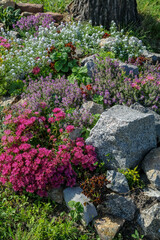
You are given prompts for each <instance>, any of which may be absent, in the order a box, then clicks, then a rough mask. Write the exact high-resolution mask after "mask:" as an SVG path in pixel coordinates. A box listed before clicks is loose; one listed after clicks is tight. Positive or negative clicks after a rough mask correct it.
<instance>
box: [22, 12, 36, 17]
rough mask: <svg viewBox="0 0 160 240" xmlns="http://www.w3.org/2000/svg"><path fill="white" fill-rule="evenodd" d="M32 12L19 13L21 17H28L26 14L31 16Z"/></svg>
mask: <svg viewBox="0 0 160 240" xmlns="http://www.w3.org/2000/svg"><path fill="white" fill-rule="evenodd" d="M33 14H34V13H31V12H22V13H21V16H22V17H28V16H32V15H33Z"/></svg>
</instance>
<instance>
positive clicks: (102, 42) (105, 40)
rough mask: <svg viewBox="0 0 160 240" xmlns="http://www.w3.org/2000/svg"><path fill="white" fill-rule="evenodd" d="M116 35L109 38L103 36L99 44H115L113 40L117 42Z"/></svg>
mask: <svg viewBox="0 0 160 240" xmlns="http://www.w3.org/2000/svg"><path fill="white" fill-rule="evenodd" d="M115 41H116V40H115V37H108V38H102V39H101V41H100V43H99V45H100V47H105V46H106V47H108V48H110V47H111V44H113V42H115Z"/></svg>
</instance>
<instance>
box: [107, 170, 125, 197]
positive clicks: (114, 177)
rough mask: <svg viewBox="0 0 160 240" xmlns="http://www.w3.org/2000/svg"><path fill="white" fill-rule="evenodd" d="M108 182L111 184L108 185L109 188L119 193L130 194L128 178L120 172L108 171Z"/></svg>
mask: <svg viewBox="0 0 160 240" xmlns="http://www.w3.org/2000/svg"><path fill="white" fill-rule="evenodd" d="M106 178H107V180H108V181H110V182H111V183H109V184H107V188H109V189H111V190H113V191H114V192H117V193H128V192H129V186H128V182H127V179H126V177H125V176H124V174H122V173H120V172H116V171H114V170H109V171H107V176H106Z"/></svg>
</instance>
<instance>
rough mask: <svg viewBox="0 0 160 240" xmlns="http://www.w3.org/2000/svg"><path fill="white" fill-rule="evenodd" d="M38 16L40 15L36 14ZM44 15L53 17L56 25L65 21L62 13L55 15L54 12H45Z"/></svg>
mask: <svg viewBox="0 0 160 240" xmlns="http://www.w3.org/2000/svg"><path fill="white" fill-rule="evenodd" d="M36 15H38V14H36ZM43 15H51V16H52V17H53V19H54V20H55V21H56V23H59V22H61V21H62V20H63V15H62V14H60V13H54V12H45V13H43Z"/></svg>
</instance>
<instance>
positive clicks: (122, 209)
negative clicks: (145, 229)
mask: <svg viewBox="0 0 160 240" xmlns="http://www.w3.org/2000/svg"><path fill="white" fill-rule="evenodd" d="M103 205H105V207H104V208H103V211H104V213H105V214H110V215H113V216H116V217H120V218H122V219H125V220H128V221H132V220H133V218H134V215H135V211H136V205H135V204H134V203H133V201H132V200H131V199H130V198H128V197H123V196H120V195H118V194H114V193H112V194H109V195H108V196H107V199H106V201H105V202H103Z"/></svg>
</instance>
